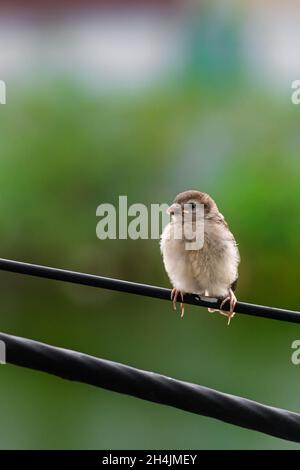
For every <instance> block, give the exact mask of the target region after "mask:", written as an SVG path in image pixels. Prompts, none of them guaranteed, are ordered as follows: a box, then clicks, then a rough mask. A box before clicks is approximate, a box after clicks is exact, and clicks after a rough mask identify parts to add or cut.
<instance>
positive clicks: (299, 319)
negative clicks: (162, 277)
mask: <svg viewBox="0 0 300 470" xmlns="http://www.w3.org/2000/svg"><path fill="white" fill-rule="evenodd" d="M0 270H3V271H10V272H14V273H20V274H26V275H30V276H37V277H43V278H47V279H55V280H57V281H64V282H71V283H75V284H82V285H86V286H92V287H100V288H104V289H110V290H115V291H119V292H127V293H130V294H137V295H144V296H146V297H153V298H156V299H163V300H169V301H170V294H171V291H170V289H165V288H163V287H156V286H149V285H146V284H138V283H136V282H129V281H123V280H120V279H112V278H109V277H102V276H95V275H93V274H85V273H79V272H76V271H67V270H65V269H57V268H50V267H48V266H41V265H38V264H29V263H23V262H20V261H13V260H8V259H3V258H0ZM184 302H185V303H186V304H192V305H197V306H201V307H211V308H216V309H217V308H218V307H219V306H220V303H221V300H217V299H215V300H213V299H209V298H208V297H201V298H200V297H199V296H198V295H194V294H185V296H184ZM222 310H229V305H228V304H225V305H224V307H222ZM235 311H236V312H237V313H243V314H246V315H252V316H258V317H264V318H271V319H273V320H282V321H287V322H292V323H300V312H295V311H292V310H285V309H281V308H274V307H266V306H263V305H255V304H249V303H246V302H237V304H236V307H235Z"/></svg>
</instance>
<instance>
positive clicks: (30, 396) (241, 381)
mask: <svg viewBox="0 0 300 470" xmlns="http://www.w3.org/2000/svg"><path fill="white" fill-rule="evenodd" d="M299 118H300V114H299V110H298V109H297V108H296V107H292V106H291V105H290V104H289V101H288V100H287V101H286V103H283V102H281V101H280V100H279V99H277V98H276V97H275V96H267V95H266V94H263V93H259V92H258V91H257V90H253V89H251V88H250V87H248V86H246V85H241V84H239V86H235V87H231V88H230V87H229V88H227V89H226V93H223V92H222V90H221V89H219V90H216V89H213V88H212V87H210V86H208V87H205V86H204V85H203V86H201V87H199V85H198V84H197V82H196V81H190V80H189V78H188V77H182V78H181V80H180V81H178V82H176V83H175V82H174V83H172V84H170V83H168V84H167V85H166V86H164V85H161V87H157V88H155V89H154V90H152V91H148V92H147V93H144V94H143V95H141V94H139V95H134V94H133V95H132V96H130V95H126V96H125V95H124V94H121V93H120V94H116V93H114V94H113V95H110V94H106V95H97V96H95V94H94V93H93V92H88V91H84V90H83V88H82V87H81V86H80V85H79V84H76V83H71V82H67V81H66V82H55V83H53V82H49V83H44V84H43V86H42V85H37V84H32V89H31V90H29V89H26V90H24V91H23V92H19V93H16V92H15V91H14V92H11V97H10V102H9V106H8V105H7V106H6V107H2V108H1V113H0V154H1V159H0V186H1V198H0V212H1V215H2V217H1V246H2V257H4V258H12V259H17V260H23V261H27V262H36V263H40V264H46V265H51V266H57V267H62V268H69V269H74V270H78V271H85V272H91V273H96V274H100V275H107V276H113V277H117V278H123V279H130V280H135V281H138V282H145V283H151V284H157V285H164V286H168V285H169V282H168V280H167V276H166V274H165V273H164V270H163V266H162V262H161V258H160V253H159V246H158V241H157V240H137V241H132V240H112V241H99V240H98V239H97V238H96V233H95V229H96V223H97V218H96V208H97V206H98V205H99V204H100V203H102V202H110V203H114V204H117V202H118V196H119V195H124V194H125V195H128V202H129V204H131V203H134V202H142V203H145V204H147V205H150V203H157V202H158V203H161V202H170V201H171V200H172V199H173V197H174V196H175V194H176V193H178V192H180V191H182V190H185V189H190V188H195V189H199V190H203V191H207V192H209V193H210V194H211V195H212V196H213V197H214V198H215V199H216V201H217V203H218V205H219V208H220V210H221V212H223V213H224V215H225V217H226V219H227V221H228V222H229V224H230V227H231V229H232V231H233V232H234V234H235V235H236V238H237V240H238V242H239V246H240V251H241V255H242V264H241V270H240V282H239V289H238V297H239V298H240V299H242V300H245V301H249V302H254V303H263V304H269V305H274V306H282V307H285V308H295V309H299V302H298V292H299V288H298V277H299V276H298V266H299V260H300V248H299V242H298V240H299V233H300V206H299V201H298V196H299V175H300V162H299V157H298V153H299V148H300V138H299V135H300V134H299ZM0 279H1V286H2V289H1V305H2V308H1V311H2V314H1V324H2V327H1V329H2V330H3V331H5V332H8V333H11V334H16V335H22V336H27V337H29V338H34V339H36V340H41V341H46V342H49V343H51V344H54V345H58V346H62V347H69V348H73V349H76V350H81V351H84V352H86V353H89V354H94V355H97V356H99V357H104V358H108V359H111V360H116V361H119V362H123V363H126V364H130V365H132V366H135V367H139V368H144V369H148V370H153V371H156V372H160V373H164V374H167V375H170V376H174V377H177V378H180V379H183V380H188V381H192V382H195V383H200V384H203V385H206V386H208V387H215V388H217V389H220V390H222V391H225V392H228V393H234V394H238V395H242V396H245V397H248V398H251V399H254V400H257V401H260V402H263V403H267V404H269V405H273V406H279V407H282V408H288V409H290V410H294V411H298V412H300V405H299V398H298V397H299V379H298V378H299V370H298V369H297V367H296V366H293V365H292V364H291V361H290V356H291V348H290V346H291V343H292V341H293V340H294V339H299V336H300V329H299V327H298V326H297V325H290V324H284V323H280V322H276V321H271V320H264V319H259V318H251V317H247V316H243V315H237V316H236V318H235V319H234V321H233V322H232V325H231V326H230V328H227V326H226V321H225V319H224V318H223V317H221V316H219V315H217V314H209V313H208V312H207V311H206V310H205V309H197V308H194V307H190V306H188V307H187V309H186V310H187V311H186V316H185V318H184V320H181V319H180V317H179V314H177V315H176V314H175V313H174V312H173V311H172V308H171V305H168V303H166V302H161V301H156V300H152V299H147V298H139V297H135V296H130V295H125V294H120V293H114V292H106V291H101V290H99V291H98V290H96V289H91V288H88V287H81V286H72V285H63V284H60V283H58V282H55V281H47V280H42V279H34V278H29V277H28V278H27V277H24V276H23V277H22V276H19V275H14V274H10V273H0ZM0 367H1V373H2V381H1V389H0V398H1V400H2V403H3V404H4V406H3V407H2V412H1V422H2V427H1V428H2V431H1V433H0V447H1V448H40V449H41V448H109V449H113V448H122V449H125V448H148V449H151V448H160V449H164V448H174V449H175V448H179V449H193V448H194V449H195V448H219V449H221V448H252V449H253V448H256V449H258V448H269V449H271V448H290V449H292V448H297V447H298V446H297V445H295V444H291V443H287V442H284V441H281V440H278V439H274V438H271V437H268V436H264V435H262V434H259V433H254V432H251V431H246V430H243V429H239V428H237V427H233V426H230V425H227V424H224V423H220V422H216V421H214V420H209V419H207V418H202V417H199V416H193V415H191V414H188V413H184V412H180V411H178V410H174V409H171V408H166V407H161V406H158V405H155V404H151V403H146V402H142V401H139V400H136V399H133V398H129V397H125V396H121V395H117V394H113V393H110V392H105V391H102V390H97V389H94V388H92V387H88V386H84V385H80V384H73V383H68V382H65V381H62V380H60V379H57V378H54V377H48V376H46V375H44V374H39V373H36V372H32V371H27V370H22V369H19V368H16V367H12V366H9V365H7V366H0Z"/></svg>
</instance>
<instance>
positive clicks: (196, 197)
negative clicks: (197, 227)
mask: <svg viewBox="0 0 300 470" xmlns="http://www.w3.org/2000/svg"><path fill="white" fill-rule="evenodd" d="M202 207H203V209H204V217H205V218H210V217H213V216H214V215H216V214H218V207H217V205H216V203H215V201H214V200H213V199H212V198H211V197H210V196H209V195H208V194H207V193H202V192H200V191H195V190H189V191H184V192H183V193H179V194H178V195H177V196H176V197H175V199H174V201H173V203H172V204H171V206H170V207H169V208H168V211H167V212H168V213H169V214H171V215H172V216H173V217H174V218H175V219H176V216H178V217H180V218H182V217H183V216H184V215H187V214H189V215H190V216H191V217H192V220H195V219H196V216H197V213H199V211H200V208H201V210H202ZM182 220H183V219H182Z"/></svg>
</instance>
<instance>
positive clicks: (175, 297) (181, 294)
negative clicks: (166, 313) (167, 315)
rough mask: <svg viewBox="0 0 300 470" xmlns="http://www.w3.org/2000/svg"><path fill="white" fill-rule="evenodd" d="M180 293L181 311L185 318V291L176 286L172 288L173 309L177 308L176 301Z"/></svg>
mask: <svg viewBox="0 0 300 470" xmlns="http://www.w3.org/2000/svg"><path fill="white" fill-rule="evenodd" d="M178 294H180V297H181V300H182V302H180V312H181V315H180V316H181V318H183V316H184V303H183V293H182V292H181V291H180V290H178V289H176V287H174V288H173V289H172V290H171V300H172V303H173V309H174V310H176V302H177V297H178Z"/></svg>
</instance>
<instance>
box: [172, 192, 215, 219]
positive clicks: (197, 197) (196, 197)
mask: <svg viewBox="0 0 300 470" xmlns="http://www.w3.org/2000/svg"><path fill="white" fill-rule="evenodd" d="M189 201H195V202H198V203H199V204H203V205H204V210H205V212H206V213H209V212H211V210H213V209H216V210H218V208H217V205H216V203H215V201H214V200H213V199H212V198H211V197H210V195H209V194H207V193H202V192H201V191H196V190H194V189H190V190H188V191H184V192H183V193H179V194H177V196H176V197H175V199H174V203H176V204H180V205H183V204H187V203H188V202H189Z"/></svg>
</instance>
